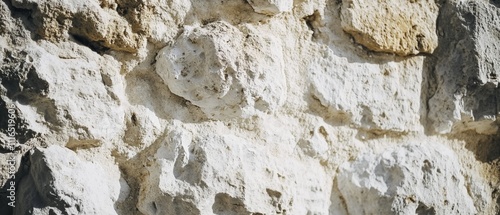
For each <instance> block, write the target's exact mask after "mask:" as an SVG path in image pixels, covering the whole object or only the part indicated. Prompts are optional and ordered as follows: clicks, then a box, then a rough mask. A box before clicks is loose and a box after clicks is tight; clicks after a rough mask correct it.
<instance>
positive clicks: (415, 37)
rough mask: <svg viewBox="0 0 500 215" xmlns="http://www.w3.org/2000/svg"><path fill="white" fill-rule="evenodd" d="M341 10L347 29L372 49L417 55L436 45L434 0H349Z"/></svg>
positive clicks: (358, 41) (435, 6) (431, 49)
mask: <svg viewBox="0 0 500 215" xmlns="http://www.w3.org/2000/svg"><path fill="white" fill-rule="evenodd" d="M341 10H342V15H341V16H342V27H343V29H344V31H346V32H347V33H349V34H351V35H352V36H353V37H354V39H355V40H356V42H357V43H359V44H362V45H363V46H365V47H366V48H368V49H370V50H373V51H378V52H388V53H395V54H398V55H410V54H413V55H415V54H418V53H432V52H433V51H434V49H435V48H436V47H437V42H438V41H437V35H436V19H437V16H438V7H437V5H436V3H435V1H434V0H413V1H399V0H382V1H370V0H366V1H365V0H347V1H342V9H341Z"/></svg>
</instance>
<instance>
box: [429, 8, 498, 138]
mask: <svg viewBox="0 0 500 215" xmlns="http://www.w3.org/2000/svg"><path fill="white" fill-rule="evenodd" d="M439 21H441V22H445V21H446V22H447V23H448V24H449V26H450V27H449V28H446V27H445V26H441V27H439V28H438V32H439V34H440V35H441V36H440V37H441V39H440V41H441V42H440V48H438V49H437V50H436V55H437V56H443V57H440V58H431V59H429V61H430V62H432V63H431V64H430V68H429V73H430V80H431V81H430V82H429V86H430V87H429V89H430V90H429V92H428V95H427V96H428V97H429V120H430V123H431V128H432V129H433V131H434V132H437V133H448V132H456V131H463V130H476V131H477V132H478V133H486V134H492V133H496V132H497V130H498V128H497V127H498V126H497V123H496V116H497V115H498V112H499V110H500V109H499V106H498V104H497V101H498V79H497V76H498V71H500V65H499V63H498V62H500V61H499V60H500V49H499V45H498V44H499V42H500V38H499V37H498V33H499V32H500V18H499V17H498V7H497V6H495V5H493V4H490V3H488V2H482V1H464V2H457V3H454V2H449V3H446V4H444V5H443V7H442V9H441V16H440V17H439ZM450 53H451V54H450ZM456 77H461V78H456Z"/></svg>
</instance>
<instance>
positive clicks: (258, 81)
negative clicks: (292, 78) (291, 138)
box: [156, 22, 286, 118]
mask: <svg viewBox="0 0 500 215" xmlns="http://www.w3.org/2000/svg"><path fill="white" fill-rule="evenodd" d="M244 31H245V33H244V32H241V31H240V30H238V29H237V28H235V27H233V26H231V25H229V24H228V23H226V22H214V23H210V24H208V25H206V26H203V27H195V28H191V27H190V26H186V29H185V30H184V33H183V34H182V35H181V36H180V37H179V38H178V39H177V41H176V42H175V44H174V46H173V47H167V48H165V49H163V50H161V51H160V55H159V56H158V57H157V58H156V60H157V64H156V65H157V66H156V72H157V73H158V75H159V76H160V77H161V78H162V79H163V80H164V81H165V83H166V84H167V85H168V87H169V89H170V91H172V93H174V94H176V95H178V96H181V97H183V98H185V99H186V100H188V101H190V102H191V103H192V104H194V105H196V106H199V107H201V109H202V110H203V112H205V113H206V114H207V115H208V116H209V117H213V118H224V117H238V116H243V117H248V116H252V115H255V112H256V111H263V112H268V111H270V112H273V111H275V110H276V109H278V108H279V107H280V106H281V105H282V104H283V102H284V100H285V95H286V83H285V78H284V74H283V69H284V65H283V56H282V54H281V53H282V52H281V51H280V50H282V46H281V42H280V41H279V40H278V39H276V38H274V37H272V36H263V34H262V33H261V32H258V31H257V30H255V29H253V28H251V27H250V28H245V29H244Z"/></svg>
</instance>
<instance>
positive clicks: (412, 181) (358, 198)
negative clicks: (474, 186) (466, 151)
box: [336, 143, 491, 214]
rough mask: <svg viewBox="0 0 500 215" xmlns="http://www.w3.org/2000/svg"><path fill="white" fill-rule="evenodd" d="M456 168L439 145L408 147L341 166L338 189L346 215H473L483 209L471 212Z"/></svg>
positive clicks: (471, 204)
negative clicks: (344, 204)
mask: <svg viewBox="0 0 500 215" xmlns="http://www.w3.org/2000/svg"><path fill="white" fill-rule="evenodd" d="M456 163H459V161H458V159H457V156H456V155H455V153H454V152H453V151H451V150H449V149H448V148H446V147H443V146H442V145H441V144H439V143H434V144H433V145H432V147H429V146H428V145H424V144H408V145H404V146H400V147H396V148H394V149H389V150H387V151H385V152H383V153H382V154H380V155H375V154H372V153H366V154H363V155H361V156H360V157H358V158H357V159H356V160H355V161H354V162H351V163H346V164H343V165H342V166H341V168H340V169H341V170H340V172H339V175H338V178H337V181H336V186H337V187H338V189H339V191H340V196H341V197H340V198H343V199H344V201H345V203H346V210H347V211H349V213H350V214H475V213H477V212H478V211H481V210H482V208H480V207H475V206H474V202H473V200H472V198H471V197H470V196H469V193H468V192H469V190H468V188H467V185H466V181H465V180H464V177H463V176H462V173H461V172H460V168H459V167H458V166H457V165H456ZM451 187H453V189H450V188H451ZM438 190H441V192H436V191H438ZM486 195H488V194H486ZM484 198H485V199H490V198H491V197H489V196H484ZM365 202H378V204H364V203H365Z"/></svg>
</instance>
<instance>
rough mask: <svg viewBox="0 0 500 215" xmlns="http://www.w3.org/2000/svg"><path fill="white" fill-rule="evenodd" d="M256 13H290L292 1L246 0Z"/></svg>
mask: <svg viewBox="0 0 500 215" xmlns="http://www.w3.org/2000/svg"><path fill="white" fill-rule="evenodd" d="M248 3H250V5H252V7H253V9H254V10H255V12H257V13H262V14H266V15H276V14H278V13H281V12H287V11H291V10H292V8H293V0H248Z"/></svg>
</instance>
